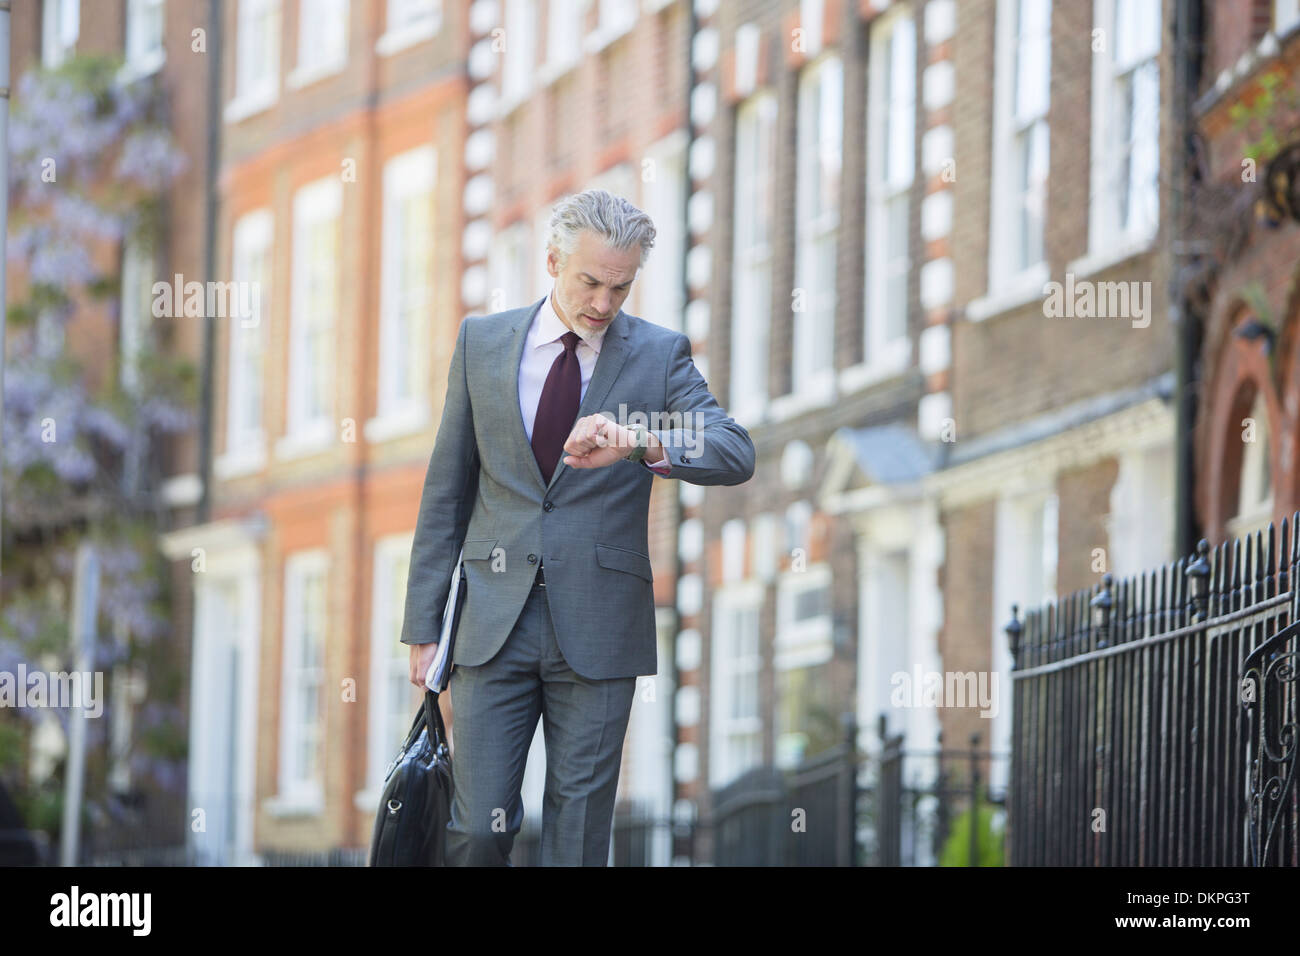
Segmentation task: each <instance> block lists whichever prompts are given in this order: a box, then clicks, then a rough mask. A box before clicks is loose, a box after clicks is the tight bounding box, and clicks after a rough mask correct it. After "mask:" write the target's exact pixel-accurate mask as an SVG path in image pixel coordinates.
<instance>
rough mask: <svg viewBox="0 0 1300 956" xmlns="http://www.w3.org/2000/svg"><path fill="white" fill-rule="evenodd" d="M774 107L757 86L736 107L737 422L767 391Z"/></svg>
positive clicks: (755, 415)
mask: <svg viewBox="0 0 1300 956" xmlns="http://www.w3.org/2000/svg"><path fill="white" fill-rule="evenodd" d="M778 110H779V107H778V105H777V99H776V94H775V93H774V92H772V91H771V90H762V91H760V92H757V93H755V94H754V95H753V96H750V97H749V98H748V99H746V100H745V102H744V103H742V104H741V105H740V106H739V108H738V109H737V111H736V156H735V162H736V174H735V210H736V214H735V223H734V230H735V232H734V237H733V242H734V253H733V256H732V289H733V292H734V294H733V295H732V314H731V401H730V403H729V408H730V410H731V414H732V416H733V417H734V418H735V419H736V421H738V422H741V423H742V424H745V423H757V422H758V421H760V420H761V419H762V417H763V415H764V413H765V412H766V410H767V403H768V399H769V394H770V389H769V387H768V386H769V374H768V358H769V356H768V350H769V348H770V346H769V342H770V335H771V332H770V330H771V322H772V228H773V224H774V216H775V214H776V210H775V202H774V199H775V195H776V192H775V160H776V136H777V118H778ZM763 226H766V230H765V231H764V229H763Z"/></svg>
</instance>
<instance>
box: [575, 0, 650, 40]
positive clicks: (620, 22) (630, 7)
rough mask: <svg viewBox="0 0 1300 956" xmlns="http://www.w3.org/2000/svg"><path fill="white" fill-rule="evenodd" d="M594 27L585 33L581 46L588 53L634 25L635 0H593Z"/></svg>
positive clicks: (614, 38)
mask: <svg viewBox="0 0 1300 956" xmlns="http://www.w3.org/2000/svg"><path fill="white" fill-rule="evenodd" d="M595 2H596V4H597V10H598V13H597V20H596V29H594V30H592V31H591V32H590V33H588V34H587V38H586V40H585V41H584V42H583V46H584V48H585V49H586V51H587V52H588V53H599V52H600V51H601V50H603V49H605V47H607V46H609V45H610V44H611V43H613V42H614V41H615V40H617V39H618V38H619V37H621V36H623V35H624V34H625V33H628V32H630V31H631V30H632V28H633V27H634V26H636V18H637V12H638V11H637V0H595Z"/></svg>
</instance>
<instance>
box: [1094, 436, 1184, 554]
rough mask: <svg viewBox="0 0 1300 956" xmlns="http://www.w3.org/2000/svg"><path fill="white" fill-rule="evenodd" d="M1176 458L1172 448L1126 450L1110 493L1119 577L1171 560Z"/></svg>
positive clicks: (1113, 547) (1112, 548) (1113, 546)
mask: <svg viewBox="0 0 1300 956" xmlns="http://www.w3.org/2000/svg"><path fill="white" fill-rule="evenodd" d="M1173 516H1174V459H1173V449H1172V448H1171V447H1170V446H1168V445H1160V446H1156V447H1153V448H1133V449H1128V450H1126V451H1125V452H1124V453H1123V454H1121V455H1120V458H1119V476H1118V477H1117V478H1116V480H1115V485H1114V487H1113V488H1112V489H1111V494H1110V515H1109V517H1108V519H1107V526H1108V527H1107V530H1108V532H1109V537H1110V562H1109V563H1110V567H1109V568H1108V570H1109V571H1111V573H1112V574H1114V575H1115V577H1116V578H1120V577H1128V576H1129V575H1133V574H1138V573H1139V572H1142V571H1145V570H1147V569H1148V568H1153V567H1156V566H1158V565H1161V564H1164V563H1165V562H1167V561H1169V560H1171V559H1172V558H1173V550H1174V544H1173Z"/></svg>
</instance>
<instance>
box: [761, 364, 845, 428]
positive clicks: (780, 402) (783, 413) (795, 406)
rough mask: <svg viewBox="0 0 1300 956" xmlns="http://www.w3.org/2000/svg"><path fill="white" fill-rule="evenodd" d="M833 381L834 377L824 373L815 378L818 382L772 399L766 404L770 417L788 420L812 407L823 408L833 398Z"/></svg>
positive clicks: (775, 420)
mask: <svg viewBox="0 0 1300 956" xmlns="http://www.w3.org/2000/svg"><path fill="white" fill-rule="evenodd" d="M834 382H835V379H834V378H833V377H832V376H831V375H824V376H823V377H822V378H819V379H817V383H818V384H816V385H814V386H811V387H805V388H804V389H803V390H802V391H798V392H794V393H793V394H790V395H782V396H781V397H780V398H774V399H772V401H771V403H770V404H769V405H768V412H769V413H770V415H771V417H772V421H774V422H783V421H788V420H789V419H791V418H797V417H798V416H800V415H802V414H804V413H805V412H810V411H812V410H813V409H817V408H825V407H826V406H827V405H829V404H830V403H831V401H832V399H833V398H834V395H835V389H834Z"/></svg>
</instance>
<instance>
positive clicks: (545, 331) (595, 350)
mask: <svg viewBox="0 0 1300 956" xmlns="http://www.w3.org/2000/svg"><path fill="white" fill-rule="evenodd" d="M546 301H547V305H545V306H542V308H540V309H538V310H537V315H536V317H534V319H533V324H532V325H531V326H530V327H529V329H528V336H527V338H526V339H525V340H524V354H523V358H522V359H520V362H519V414H520V415H521V416H523V420H524V432H525V434H526V435H527V436H528V441H529V442H530V443H531V442H532V440H533V422H534V421H536V419H537V405H538V403H539V402H540V401H541V400H542V388H543V387H544V386H545V385H546V376H548V375H550V374H551V366H552V365H554V364H555V358H556V356H558V355H560V354H561V353H563V352H564V343H563V342H561V341H560V339H561V338H562V337H563V336H564V333H565V332H568V331H569V327H568V326H566V325H565V324H564V323H563V322H562V321H560V314H559V312H557V311H556V309H555V290H554V289H552V290H551V294H550V295H548V296H547V297H546ZM607 331H609V329H608V326H607V327H606V328H605V329H602V330H601V331H600V332H599V333H597V334H595V335H593V336H592V341H591V342H588V341H587V340H586V339H583V338H581V337H579V339H578V344H577V346H576V347H575V348H574V350H573V351H574V354H575V355H577V357H578V367H579V368H580V369H581V370H582V391H581V393H580V395H579V397H578V401H579V402H581V401H582V399H583V398H585V397H586V395H587V385H588V383H590V382H591V373H592V372H593V371H594V370H595V368H596V359H597V358H598V357H599V356H600V346H601V343H602V342H604V340H605V332H607ZM593 343H594V344H593ZM641 464H643V465H645V467H646V468H648V469H650V470H651V471H653V472H654V473H655V474H658V475H667V474H668V473H669V472H670V471H672V465H671V463H670V462H669V461H668V456H667V455H665V456H664V457H663V459H662V460H661V461H659V462H658V463H657V464H654V465H651V464H649V463H648V462H646V461H645V460H644V459H643V460H642V462H641Z"/></svg>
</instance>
